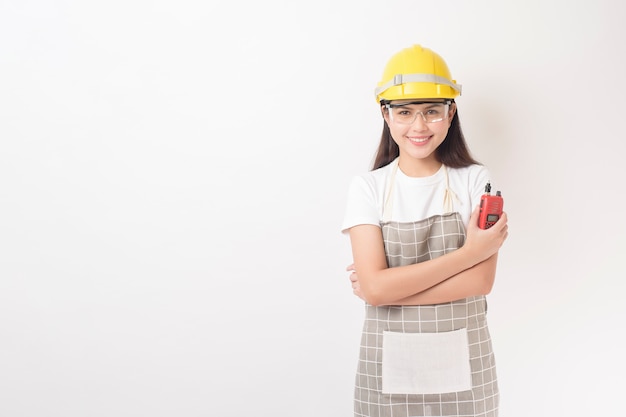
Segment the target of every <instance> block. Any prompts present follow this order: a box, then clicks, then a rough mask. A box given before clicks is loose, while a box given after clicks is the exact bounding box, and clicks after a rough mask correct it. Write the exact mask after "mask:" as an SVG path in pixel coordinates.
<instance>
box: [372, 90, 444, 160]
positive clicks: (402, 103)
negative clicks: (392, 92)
mask: <svg viewBox="0 0 626 417" xmlns="http://www.w3.org/2000/svg"><path fill="white" fill-rule="evenodd" d="M415 101H416V100H396V101H393V102H391V103H390V105H391V109H389V108H387V107H385V106H383V116H384V118H385V121H386V122H387V125H388V126H389V131H390V132H391V137H392V138H393V140H394V142H396V144H398V147H399V148H400V159H401V161H402V160H406V161H407V162H409V161H413V162H415V161H419V162H431V163H432V162H437V159H436V156H435V150H436V149H437V148H438V147H439V145H441V143H442V142H443V141H444V139H445V138H446V135H447V134H448V129H449V128H450V124H451V123H452V117H453V116H454V112H455V111H456V104H455V103H451V104H450V105H449V106H448V109H447V112H446V110H445V109H446V107H445V106H442V104H443V103H444V101H443V100H432V102H429V103H419V104H408V103H415ZM425 101H431V100H425ZM437 109H439V110H442V113H441V114H440V116H439V117H437V116H436V115H435V113H436V112H437ZM419 112H421V113H422V114H423V115H424V116H425V117H426V118H427V119H431V120H432V119H433V118H434V119H437V118H443V119H442V120H440V121H435V122H432V123H427V122H426V121H425V120H424V117H422V115H421V114H420V113H419ZM413 117H415V120H414V121H412V119H413Z"/></svg>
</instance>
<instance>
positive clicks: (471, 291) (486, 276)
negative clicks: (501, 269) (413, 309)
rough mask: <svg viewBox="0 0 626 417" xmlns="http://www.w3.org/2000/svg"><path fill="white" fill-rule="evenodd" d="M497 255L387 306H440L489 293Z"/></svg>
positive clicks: (493, 278)
mask: <svg viewBox="0 0 626 417" xmlns="http://www.w3.org/2000/svg"><path fill="white" fill-rule="evenodd" d="M497 261H498V254H497V253H496V254H495V255H493V256H491V257H490V258H489V259H487V260H485V261H483V262H481V263H479V264H476V265H475V266H473V267H471V268H469V269H466V270H465V271H463V272H460V273H458V274H456V275H454V276H452V277H451V278H448V279H446V280H444V281H442V282H440V283H439V284H436V285H434V286H432V287H430V288H428V289H426V290H424V291H421V292H419V293H417V294H414V295H411V296H409V297H405V298H402V299H399V300H397V301H395V302H390V303H388V304H387V305H427V304H441V303H447V302H450V301H455V300H460V299H462V298H466V297H471V296H476V295H486V294H489V292H491V288H492V287H493V283H494V280H495V276H496V265H497Z"/></svg>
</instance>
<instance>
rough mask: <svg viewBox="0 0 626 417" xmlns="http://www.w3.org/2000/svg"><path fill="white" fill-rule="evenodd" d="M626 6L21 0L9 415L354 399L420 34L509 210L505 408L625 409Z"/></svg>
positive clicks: (0, 350)
mask: <svg viewBox="0 0 626 417" xmlns="http://www.w3.org/2000/svg"><path fill="white" fill-rule="evenodd" d="M625 9H626V7H625V6H624V5H623V3H622V2H619V1H617V0H614V1H611V0H602V1H594V2H591V1H588V2H568V1H564V0H563V1H538V0H532V1H517V2H502V1H496V0H482V1H427V2H426V1H417V0H412V1H388V2H372V4H369V5H366V4H365V3H364V2H362V1H339V0H334V1H328V0H316V1H309V2H297V1H287V0H284V1H276V0H275V1H252V0H247V1H239V2H211V1H209V2H207V1H190V0H182V1H176V2H174V1H165V0H163V1H148V0H144V1H141V0H123V1H122V0H114V1H106V2H104V1H100V2H98V1H79V0H66V1H54V2H51V1H44V0H39V1H37V0H19V1H18V0H15V1H0V218H1V223H0V416H2V417H19V416H28V417H35V416H36V417H40V416H46V417H47V416H55V417H56V416H63V417H84V416H90V417H99V416H107V417H109V416H111V417H113V416H114V417H125V416H151V417H160V416H185V417H192V416H194V417H195V416H211V417H213V416H224V417H230V416H233V417H241V416H263V417H264V416H268V417H269V416H285V417H293V416H297V417H305V416H325V417H335V416H336V417H340V416H341V417H345V416H350V415H352V414H351V413H352V390H353V380H354V372H355V370H356V362H357V354H358V344H359V339H360V328H361V324H362V318H363V307H362V303H361V302H360V301H359V300H358V299H356V298H355V297H354V296H353V295H352V293H351V289H350V286H349V283H348V278H347V277H348V276H347V273H346V272H345V271H344V269H345V266H346V265H347V264H348V263H350V262H351V256H350V248H349V242H348V239H347V238H346V237H345V236H342V235H341V234H340V232H339V229H340V224H341V219H342V216H343V209H344V204H345V196H346V191H347V186H348V183H349V181H350V179H351V178H352V176H353V175H356V174H359V173H362V172H364V171H366V170H368V169H369V168H370V164H371V161H372V158H373V155H374V151H375V148H376V146H377V143H378V139H379V135H380V129H381V119H380V116H379V113H378V109H377V106H376V103H375V101H374V96H373V89H374V87H375V85H376V83H377V82H378V81H379V77H380V75H381V74H382V69H383V67H384V65H385V63H386V61H387V59H388V58H389V57H390V56H391V55H392V54H393V53H395V52H397V51H399V50H400V49H402V48H405V47H408V46H410V45H412V44H414V43H418V44H422V45H424V46H426V47H430V48H432V49H434V50H435V51H437V52H438V53H440V54H441V55H442V56H443V57H444V58H445V59H446V61H447V62H448V65H449V66H450V68H451V70H452V75H453V77H454V78H455V79H456V80H457V81H458V82H459V83H461V84H462V85H463V95H462V96H461V97H460V98H459V99H458V105H459V114H460V117H461V121H462V124H463V127H464V130H465V134H466V137H467V139H468V142H469V144H470V147H471V149H472V151H473V153H474V155H475V156H476V157H477V158H478V159H479V160H480V161H482V162H483V163H485V164H486V165H487V166H488V167H489V168H490V169H491V171H492V173H493V175H494V177H495V181H494V182H495V184H496V186H497V188H498V189H501V190H502V191H503V193H504V197H505V209H506V210H507V211H508V213H509V218H510V232H511V233H510V238H509V240H508V241H507V242H506V244H505V246H504V247H503V249H502V251H501V254H500V262H499V270H498V278H497V282H496V285H495V288H494V290H493V292H492V293H491V294H490V296H489V322H490V327H491V333H492V337H493V343H494V348H495V351H496V359H497V363H498V374H499V380H500V388H501V415H502V416H506V417H527V416H531V415H532V416H535V417H536V416H587V415H596V416H597V415H615V412H616V410H617V409H619V408H620V406H619V404H620V403H621V400H622V397H623V388H624V383H623V374H624V373H625V372H626V362H625V359H624V347H625V346H624V342H623V341H622V340H623V338H622V336H621V334H622V333H623V329H624V321H625V319H626V308H625V307H624V302H623V300H624V297H623V294H622V288H623V284H622V281H623V280H624V279H625V278H626V270H625V268H624V266H623V259H624V255H623V252H624V247H625V245H624V235H625V233H626V226H625V225H626V223H625V221H624V218H623V216H624V215H623V213H622V210H621V209H620V207H622V206H623V204H620V203H619V202H620V201H621V200H622V199H623V198H624V197H623V193H624V185H623V179H624V178H625V168H624V157H623V152H624V145H623V142H624V139H625V138H624V136H625V135H624V127H623V120H624V117H625V114H626V112H625V110H626V108H625V106H624V103H623V101H622V100H623V97H624V93H625V92H626V88H625V85H626V83H625V80H624V77H625V76H624V74H625V73H626V64H625V63H624V61H625V60H624V58H626V56H625V55H626V53H625V48H624V45H623V40H624V39H625V37H626V30H625V29H624V26H623V20H624V18H625V17H626V10H625ZM618 413H619V412H618Z"/></svg>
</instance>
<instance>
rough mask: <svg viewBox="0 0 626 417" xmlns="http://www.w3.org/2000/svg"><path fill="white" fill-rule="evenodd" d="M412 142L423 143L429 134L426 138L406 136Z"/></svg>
mask: <svg viewBox="0 0 626 417" xmlns="http://www.w3.org/2000/svg"><path fill="white" fill-rule="evenodd" d="M408 139H409V140H410V141H411V142H413V143H424V142H426V141H427V140H429V139H430V136H429V137H427V138H408Z"/></svg>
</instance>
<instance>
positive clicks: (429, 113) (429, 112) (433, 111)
mask: <svg viewBox="0 0 626 417" xmlns="http://www.w3.org/2000/svg"><path fill="white" fill-rule="evenodd" d="M440 114H441V110H440V109H428V110H427V111H426V115H427V116H439V115H440Z"/></svg>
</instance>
